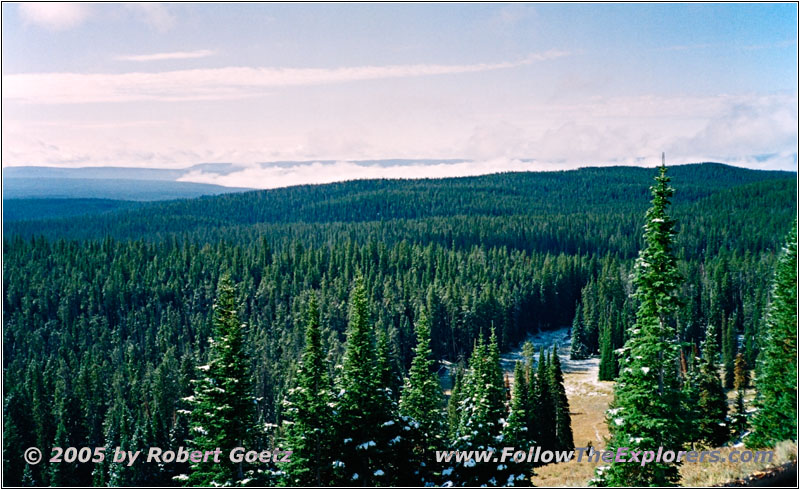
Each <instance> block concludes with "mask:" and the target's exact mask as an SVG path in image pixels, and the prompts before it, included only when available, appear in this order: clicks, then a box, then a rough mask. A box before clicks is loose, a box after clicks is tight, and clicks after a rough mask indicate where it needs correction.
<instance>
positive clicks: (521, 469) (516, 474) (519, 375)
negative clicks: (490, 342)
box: [498, 361, 535, 486]
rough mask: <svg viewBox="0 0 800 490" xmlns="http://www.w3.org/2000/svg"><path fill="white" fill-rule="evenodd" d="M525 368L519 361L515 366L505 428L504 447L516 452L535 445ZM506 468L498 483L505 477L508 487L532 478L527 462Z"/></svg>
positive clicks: (516, 463)
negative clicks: (529, 412)
mask: <svg viewBox="0 0 800 490" xmlns="http://www.w3.org/2000/svg"><path fill="white" fill-rule="evenodd" d="M525 378H526V375H525V366H524V364H523V363H522V362H520V361H517V362H516V364H515V365H514V385H513V387H512V389H511V404H510V406H509V410H508V417H507V419H506V426H505V427H504V428H503V447H513V448H515V449H516V450H523V451H524V450H525V449H527V448H529V447H531V446H533V444H534V443H535V442H534V440H533V439H532V438H531V431H530V428H529V427H528V422H529V419H530V416H529V414H528V413H527V410H528V408H529V407H530V397H531V394H530V391H529V389H528V381H527V380H526V379H525ZM503 466H505V468H503V469H502V470H500V471H498V476H499V478H498V482H500V483H503V477H505V485H506V486H522V484H524V483H526V482H529V477H530V476H531V474H532V472H531V466H530V465H529V464H527V463H526V462H519V463H518V462H511V463H507V464H505V465H503Z"/></svg>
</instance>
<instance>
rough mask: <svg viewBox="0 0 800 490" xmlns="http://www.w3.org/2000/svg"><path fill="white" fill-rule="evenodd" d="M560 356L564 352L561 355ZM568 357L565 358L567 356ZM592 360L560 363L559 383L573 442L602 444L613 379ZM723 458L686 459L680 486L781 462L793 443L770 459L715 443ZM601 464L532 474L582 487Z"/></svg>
mask: <svg viewBox="0 0 800 490" xmlns="http://www.w3.org/2000/svg"><path fill="white" fill-rule="evenodd" d="M562 359H564V357H562ZM567 359H568V358H567ZM597 367H598V361H597V359H591V360H589V361H582V362H580V363H570V361H567V362H565V373H564V384H565V387H566V390H567V398H568V399H569V405H570V412H571V414H572V431H573V436H574V439H575V445H576V446H578V447H582V446H586V444H587V442H589V441H591V443H592V446H593V447H595V448H605V447H606V443H605V438H606V437H608V428H607V427H606V423H605V411H606V409H607V408H608V404H609V402H611V400H612V398H613V389H614V383H612V382H603V381H597ZM754 396H755V390H753V389H752V388H750V389H748V390H747V391H746V392H745V403H746V405H747V406H748V407H749V405H750V403H751V402H752V400H753V398H754ZM735 399H736V392H735V391H734V390H731V391H730V392H729V393H728V403H729V404H730V406H731V407H732V406H733V404H734V403H735ZM719 450H720V454H721V455H722V456H723V457H724V461H725V462H716V463H711V462H708V461H706V462H703V463H686V464H683V465H681V470H680V471H681V483H680V484H681V485H682V486H685V487H708V486H712V485H720V484H722V483H726V482H731V481H733V480H737V479H740V478H744V477H746V476H748V475H751V474H753V473H756V472H758V471H761V470H764V469H766V468H767V467H774V466H778V465H780V464H783V463H786V462H789V461H797V445H796V444H795V443H793V442H791V441H784V442H782V443H780V444H778V446H777V447H776V448H775V453H774V457H773V462H772V463H771V464H765V463H756V462H752V461H751V462H747V463H741V462H737V463H731V462H729V461H728V456H729V455H730V454H731V452H732V451H742V450H744V447H724V448H719ZM601 464H604V463H600V462H598V463H587V462H585V461H584V462H581V463H579V462H577V461H576V460H574V459H573V460H572V461H569V462H567V463H558V464H550V465H546V466H542V467H539V468H536V470H535V471H536V475H534V476H533V477H532V478H531V481H532V482H533V484H534V485H536V486H539V487H585V486H587V482H588V481H589V480H590V479H592V478H593V477H594V470H595V467H596V466H599V465H601Z"/></svg>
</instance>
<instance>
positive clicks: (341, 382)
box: [333, 278, 400, 486]
mask: <svg viewBox="0 0 800 490" xmlns="http://www.w3.org/2000/svg"><path fill="white" fill-rule="evenodd" d="M378 365H379V363H378V356H377V350H376V345H375V331H374V329H373V328H372V326H371V325H370V323H369V318H368V311H367V293H366V289H365V288H364V283H363V280H362V279H361V278H358V279H356V281H355V284H354V286H353V291H352V294H351V296H350V322H349V325H348V330H347V344H346V346H345V354H344V361H343V366H342V372H341V377H340V378H339V379H338V381H337V385H338V388H339V390H340V394H339V395H338V400H337V401H336V410H337V412H338V413H337V415H336V425H337V428H338V434H339V437H340V438H341V440H340V441H336V442H337V444H336V446H335V447H336V448H337V449H338V450H339V456H338V459H337V460H336V461H334V462H333V466H334V477H335V479H334V483H335V484H336V485H348V486H350V485H353V486H356V485H359V486H360V485H364V486H371V485H379V484H386V483H387V482H388V481H389V479H390V478H392V477H396V476H397V475H394V474H392V473H393V472H392V470H391V466H392V463H393V461H392V458H391V457H390V456H391V452H392V450H391V446H390V445H389V441H390V440H391V438H389V437H387V436H388V434H389V433H390V432H395V431H397V430H400V429H399V425H398V424H396V423H395V420H394V419H393V414H392V400H391V399H390V398H389V397H388V394H387V391H386V390H385V389H384V387H383V386H381V385H380V382H381V380H380V376H378V374H379V373H378Z"/></svg>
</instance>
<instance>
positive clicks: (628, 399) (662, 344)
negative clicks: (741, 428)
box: [592, 165, 685, 486]
mask: <svg viewBox="0 0 800 490" xmlns="http://www.w3.org/2000/svg"><path fill="white" fill-rule="evenodd" d="M666 172H667V169H666V167H664V166H663V165H662V166H661V167H660V168H659V172H658V176H657V177H656V179H655V180H656V184H655V185H654V186H652V187H651V188H650V190H651V193H652V196H653V199H652V206H651V207H650V209H649V210H648V211H647V213H646V215H645V233H644V241H645V248H644V249H643V250H642V251H641V252H640V254H639V257H638V259H637V260H636V265H635V267H636V274H635V285H636V297H637V299H638V301H639V309H638V311H637V314H636V323H635V324H634V325H633V326H632V328H631V330H630V331H629V335H628V339H627V342H626V343H625V346H624V347H623V355H622V358H621V359H620V374H619V376H618V377H617V384H616V385H615V387H614V401H613V402H612V404H611V409H610V410H609V411H608V419H607V420H608V427H609V430H610V432H611V439H610V441H609V449H610V450H616V449H617V448H620V447H627V448H629V450H640V449H641V450H651V449H653V448H657V447H660V446H661V447H665V448H673V449H674V450H677V449H678V448H680V447H682V446H683V444H684V442H685V441H684V437H685V436H683V435H682V433H681V429H682V424H681V414H680V413H679V411H678V410H676V408H677V407H680V406H681V391H680V385H679V379H678V371H679V370H678V367H677V365H678V359H679V356H678V347H677V342H676V332H675V327H674V317H675V314H676V311H677V309H678V306H679V300H678V297H677V291H678V285H679V282H680V275H679V273H678V269H677V260H676V258H675V255H674V253H673V250H672V247H673V245H672V240H673V236H674V234H675V232H674V226H675V221H674V220H673V219H672V218H670V216H669V214H668V213H667V207H668V206H669V204H670V197H672V195H673V192H674V191H673V189H672V188H671V187H670V186H669V181H670V179H669V177H667V175H666ZM679 478H680V475H679V473H678V466H677V464H676V463H664V462H661V463H655V462H653V463H650V464H647V465H640V464H638V463H636V462H625V463H618V462H614V463H611V465H610V466H609V467H608V468H607V469H604V470H598V476H597V478H596V479H595V480H593V481H592V483H593V484H595V485H607V486H650V485H657V486H658V485H660V486H667V485H674V484H676V483H677V481H678V479H679Z"/></svg>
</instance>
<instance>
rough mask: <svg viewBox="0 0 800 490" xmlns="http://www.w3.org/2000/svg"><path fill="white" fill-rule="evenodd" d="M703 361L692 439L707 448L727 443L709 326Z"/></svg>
mask: <svg viewBox="0 0 800 490" xmlns="http://www.w3.org/2000/svg"><path fill="white" fill-rule="evenodd" d="M701 348H702V350H703V360H702V364H701V366H700V373H699V376H698V377H697V378H695V382H696V383H697V392H698V396H697V405H696V408H695V410H696V416H695V417H693V419H694V429H695V430H694V431H693V434H694V438H695V441H698V442H701V443H702V444H704V445H707V446H709V447H717V446H720V445H722V444H723V443H724V442H725V441H727V440H728V438H729V435H730V429H729V427H728V420H727V417H728V399H727V397H726V396H725V391H724V390H723V388H722V382H721V380H720V377H719V367H718V365H717V339H716V329H715V328H714V327H713V326H712V325H709V326H708V329H707V330H706V338H705V340H704V341H703V345H702V346H701Z"/></svg>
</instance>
